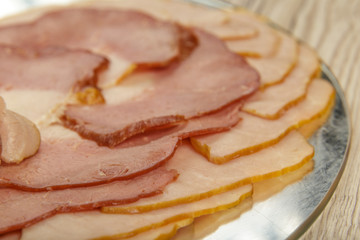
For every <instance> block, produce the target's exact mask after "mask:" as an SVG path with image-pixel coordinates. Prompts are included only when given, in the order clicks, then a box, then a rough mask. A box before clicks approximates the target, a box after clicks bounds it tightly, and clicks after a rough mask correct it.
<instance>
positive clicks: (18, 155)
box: [0, 97, 40, 163]
mask: <svg viewBox="0 0 360 240" xmlns="http://www.w3.org/2000/svg"><path fill="white" fill-rule="evenodd" d="M0 138H1V148H2V152H1V160H3V161H4V162H7V163H20V162H21V161H22V160H24V159H25V158H28V157H30V156H32V155H34V154H35V153H36V152H37V151H38V149H39V146H40V132H39V130H38V129H37V127H36V125H35V124H34V123H32V122H31V121H30V120H28V119H27V118H25V117H23V116H21V115H19V114H17V113H15V112H13V111H10V110H8V109H6V105H5V102H4V100H3V99H2V98H1V97H0Z"/></svg>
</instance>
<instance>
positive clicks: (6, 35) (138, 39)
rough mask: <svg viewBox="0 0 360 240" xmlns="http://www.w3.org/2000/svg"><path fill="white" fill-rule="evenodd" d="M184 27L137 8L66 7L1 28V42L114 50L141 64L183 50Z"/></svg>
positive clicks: (163, 61) (163, 59) (162, 60)
mask: <svg viewBox="0 0 360 240" xmlns="http://www.w3.org/2000/svg"><path fill="white" fill-rule="evenodd" d="M183 31H184V30H183V29H182V28H180V27H179V26H178V25H176V24H173V23H168V22H163V21H159V20H156V19H154V18H152V17H150V16H148V15H145V14H143V13H140V12H136V11H121V10H95V9H86V8H83V9H81V8H78V9H65V10H59V11H55V12H50V13H47V14H45V15H43V16H42V17H40V18H39V19H37V20H35V21H34V22H32V23H28V24H18V25H10V26H5V27H2V28H0V42H2V43H8V44H16V45H40V46H47V45H57V46H66V47H70V48H83V49H89V50H93V51H95V52H101V53H107V52H108V53H113V52H115V53H116V54H117V55H118V56H120V57H121V58H125V59H127V60H129V61H131V62H132V63H135V64H139V65H161V66H162V65H165V64H167V63H168V62H169V61H171V60H173V59H174V58H177V57H178V56H179V55H180V54H181V46H182V44H180V43H181V41H180V40H181V37H182V35H183Z"/></svg>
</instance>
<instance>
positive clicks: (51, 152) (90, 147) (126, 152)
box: [0, 104, 239, 191]
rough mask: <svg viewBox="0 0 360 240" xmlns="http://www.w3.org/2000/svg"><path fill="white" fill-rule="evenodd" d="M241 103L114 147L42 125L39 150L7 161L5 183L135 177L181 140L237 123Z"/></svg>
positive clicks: (0, 175) (45, 184)
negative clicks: (14, 161) (16, 160)
mask: <svg viewBox="0 0 360 240" xmlns="http://www.w3.org/2000/svg"><path fill="white" fill-rule="evenodd" d="M238 106H239V105H238V104H234V105H232V106H229V107H228V108H226V109H224V110H222V111H220V112H218V113H214V114H211V115H207V116H204V117H201V118H196V119H192V120H189V121H188V122H185V123H184V124H182V125H179V126H177V127H175V128H170V129H167V130H163V131H156V132H153V133H149V134H145V135H140V136H138V137H137V138H134V139H131V141H127V142H124V143H123V144H122V145H120V146H118V147H116V148H113V149H110V148H108V147H99V146H97V145H96V143H95V142H93V141H89V140H84V139H81V138H80V137H79V136H77V135H76V134H75V133H74V132H72V131H70V130H67V129H65V128H63V127H61V126H52V127H47V128H45V129H40V130H41V135H42V142H41V145H40V149H39V151H38V153H37V154H36V155H35V156H33V157H31V158H28V159H27V160H26V161H25V162H23V163H22V164H19V165H14V166H2V167H1V168H0V186H3V187H12V188H19V189H25V190H30V191H39V190H46V189H63V188H66V187H79V186H88V185H96V184H100V183H105V182H109V181H113V180H119V179H129V178H133V177H135V176H138V175H140V174H144V173H146V172H149V171H151V170H153V169H155V168H156V167H158V166H159V165H160V164H163V163H164V162H165V161H167V160H168V159H169V158H170V157H171V156H172V155H173V153H174V151H175V149H176V148H177V146H178V144H179V142H180V141H181V140H182V139H184V138H188V137H192V136H196V135H200V134H206V133H212V132H219V131H224V130H228V129H229V128H230V127H232V126H234V125H235V124H236V123H237V122H238V121H239V114H238Z"/></svg>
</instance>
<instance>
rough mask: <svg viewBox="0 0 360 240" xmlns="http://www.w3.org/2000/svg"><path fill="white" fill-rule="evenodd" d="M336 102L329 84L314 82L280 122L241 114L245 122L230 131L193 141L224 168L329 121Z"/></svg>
mask: <svg viewBox="0 0 360 240" xmlns="http://www.w3.org/2000/svg"><path fill="white" fill-rule="evenodd" d="M334 98H335V91H334V88H333V87H332V86H331V85H330V83H329V82H327V81H326V80H322V79H315V80H314V81H313V82H312V83H311V84H310V86H309V90H308V93H307V95H306V98H305V99H304V100H303V101H301V102H300V103H299V104H298V105H296V106H294V107H292V108H290V109H289V110H288V111H286V112H285V114H284V115H283V116H282V117H281V118H279V119H276V120H269V119H264V118H260V117H256V116H252V115H250V114H247V113H244V112H242V113H241V118H242V121H241V122H240V123H239V124H238V125H236V126H235V127H233V128H232V129H231V130H230V131H227V132H223V133H218V134H211V135H206V136H199V137H194V138H191V143H192V145H193V146H194V148H195V149H196V150H197V151H198V152H200V153H201V154H203V155H204V156H206V157H207V158H208V159H209V161H211V162H213V163H217V164H222V163H225V162H228V161H230V160H232V159H234V158H236V157H239V156H243V155H247V154H252V153H254V152H257V151H260V150H261V149H264V148H266V147H269V146H271V145H273V144H276V143H277V142H279V141H280V140H281V139H282V138H283V137H285V136H286V134H288V133H289V132H290V131H291V130H293V129H296V128H299V127H302V126H304V125H306V124H308V123H311V122H313V121H314V120H317V119H320V118H323V116H325V117H324V118H325V119H326V116H327V115H328V114H329V113H330V111H329V110H331V109H332V106H333V102H334ZM322 123H323V122H322ZM307 135H309V134H307ZM234 143H236V144H234Z"/></svg>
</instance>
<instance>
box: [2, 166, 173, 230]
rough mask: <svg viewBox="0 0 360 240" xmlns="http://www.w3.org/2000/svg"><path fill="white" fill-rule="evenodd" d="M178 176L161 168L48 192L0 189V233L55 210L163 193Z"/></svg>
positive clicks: (84, 207)
mask: <svg viewBox="0 0 360 240" xmlns="http://www.w3.org/2000/svg"><path fill="white" fill-rule="evenodd" d="M176 177H177V172H176V171H175V170H170V171H169V170H167V169H165V168H162V167H161V168H158V169H156V170H154V171H152V172H150V173H148V174H146V175H143V176H140V177H138V178H135V179H131V180H129V181H116V182H112V183H108V184H104V185H98V186H94V187H85V188H73V189H65V190H58V191H48V192H24V191H20V190H15V189H9V188H3V189H0V196H1V197H0V210H1V218H0V234H1V233H6V232H9V231H14V230H17V229H21V228H23V227H25V226H29V225H31V224H33V223H36V222H39V221H41V220H43V219H44V218H47V217H50V216H52V215H54V214H56V213H61V212H70V211H83V210H91V209H94V208H98V207H101V206H106V205H109V204H124V203H129V202H134V201H136V200H138V199H139V198H142V197H149V196H152V195H155V194H159V193H161V192H162V190H163V188H164V186H166V185H167V184H169V183H171V182H172V181H174V180H175V179H176Z"/></svg>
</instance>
